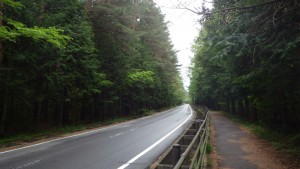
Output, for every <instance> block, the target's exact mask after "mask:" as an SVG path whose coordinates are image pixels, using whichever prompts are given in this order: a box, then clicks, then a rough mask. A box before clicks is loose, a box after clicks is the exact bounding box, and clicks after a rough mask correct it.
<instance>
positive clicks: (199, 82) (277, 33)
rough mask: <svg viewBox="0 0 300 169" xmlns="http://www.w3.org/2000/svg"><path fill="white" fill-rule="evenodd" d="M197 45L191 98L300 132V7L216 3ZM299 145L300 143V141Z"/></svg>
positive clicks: (273, 1) (290, 2) (268, 1)
mask: <svg viewBox="0 0 300 169" xmlns="http://www.w3.org/2000/svg"><path fill="white" fill-rule="evenodd" d="M193 12H196V13H198V14H202V16H203V17H202V18H201V23H202V29H201V31H200V33H199V36H198V38H197V40H196V42H195V45H194V51H195V57H194V59H193V65H192V68H191V73H192V79H191V85H190V88H189V92H190V96H191V99H192V101H193V102H194V103H196V104H204V105H207V106H208V107H210V108H211V109H222V110H224V111H227V112H230V113H232V114H235V115H237V116H240V117H241V118H244V119H245V120H247V121H249V122H254V123H260V124H264V125H267V126H271V127H272V128H273V129H280V130H283V131H293V132H295V131H296V132H299V129H300V123H299V121H300V2H299V1H298V0H214V1H213V9H206V8H203V9H202V10H199V11H193ZM298 143H299V142H298Z"/></svg>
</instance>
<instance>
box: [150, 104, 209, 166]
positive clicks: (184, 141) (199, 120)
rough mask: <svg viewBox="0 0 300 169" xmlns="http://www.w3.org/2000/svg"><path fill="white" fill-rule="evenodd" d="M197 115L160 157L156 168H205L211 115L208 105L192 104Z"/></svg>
mask: <svg viewBox="0 0 300 169" xmlns="http://www.w3.org/2000/svg"><path fill="white" fill-rule="evenodd" d="M192 107H193V110H194V111H196V112H197V116H196V118H195V120H194V121H193V123H192V124H191V126H190V127H189V128H188V129H187V130H186V131H185V132H184V134H183V135H182V136H181V137H180V138H179V139H177V140H176V141H175V143H174V144H173V145H172V146H171V147H170V148H169V149H168V150H167V151H166V152H165V153H164V154H163V155H162V156H161V158H160V159H158V161H157V164H155V165H154V167H150V168H154V169H203V168H205V166H206V164H205V157H206V147H207V143H208V136H209V115H208V108H207V107H206V106H200V107H197V106H192Z"/></svg>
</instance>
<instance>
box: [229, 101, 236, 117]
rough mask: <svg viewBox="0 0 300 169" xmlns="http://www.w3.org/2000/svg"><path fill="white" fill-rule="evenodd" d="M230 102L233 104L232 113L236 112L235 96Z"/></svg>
mask: <svg viewBox="0 0 300 169" xmlns="http://www.w3.org/2000/svg"><path fill="white" fill-rule="evenodd" d="M230 104H231V111H230V112H231V113H232V114H236V110H235V100H234V99H233V98H231V99H230Z"/></svg>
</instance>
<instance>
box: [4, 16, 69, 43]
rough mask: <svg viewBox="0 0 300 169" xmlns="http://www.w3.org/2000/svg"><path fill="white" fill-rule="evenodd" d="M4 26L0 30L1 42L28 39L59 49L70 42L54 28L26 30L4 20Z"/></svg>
mask: <svg viewBox="0 0 300 169" xmlns="http://www.w3.org/2000/svg"><path fill="white" fill-rule="evenodd" d="M6 24H7V25H6V26H1V28H0V40H2V41H5V40H7V41H12V42H16V41H17V38H19V37H28V38H32V39H33V40H36V41H41V40H44V41H46V42H49V43H52V44H53V45H55V46H57V47H59V48H61V47H64V46H66V44H67V41H68V40H71V38H70V37H68V36H65V35H62V34H61V33H62V32H63V30H61V29H56V28H55V27H49V28H40V27H37V26H35V27H33V28H28V27H26V26H25V25H24V24H22V23H21V22H17V21H14V20H11V19H6Z"/></svg>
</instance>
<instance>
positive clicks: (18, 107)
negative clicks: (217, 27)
mask: <svg viewBox="0 0 300 169" xmlns="http://www.w3.org/2000/svg"><path fill="white" fill-rule="evenodd" d="M0 10H1V12H0V14H1V16H0V26H1V28H0V93H1V95H0V137H1V138H5V137H6V136H10V135H14V134H16V135H18V134H21V133H27V132H29V133H30V132H32V131H36V129H41V130H40V131H42V132H43V131H44V130H45V131H47V130H48V129H49V132H50V133H51V130H52V129H53V130H55V131H60V130H61V131H63V132H64V130H69V127H66V126H77V125H80V124H94V123H98V122H101V121H105V122H106V121H107V120H108V121H110V119H118V117H124V116H128V117H136V116H139V115H142V114H143V113H145V112H148V111H149V110H159V109H161V108H164V107H170V106H175V105H178V104H181V103H182V100H183V97H184V95H185V94H184V89H183V85H182V83H181V78H180V76H179V72H178V70H177V69H178V68H177V57H176V52H175V51H174V49H173V46H172V44H171V41H170V39H169V33H168V30H167V24H166V23H165V22H164V16H163V15H162V14H161V12H160V9H159V8H158V7H157V6H156V4H155V3H154V2H153V1H152V0H134V1H132V0H122V1H115V0H106V1H103V0H96V1H94V0H93V1H92V0H59V1H58V0H4V1H1V2H0ZM82 127H84V126H82ZM75 128H76V127H75ZM78 128H81V127H78ZM70 130H73V129H70ZM75 130H77V129H75ZM33 136H35V134H33V135H32V136H29V137H30V138H28V139H27V138H26V137H27V136H24V138H25V139H24V140H30V139H31V138H32V137H33ZM20 137H23V136H20Z"/></svg>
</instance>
